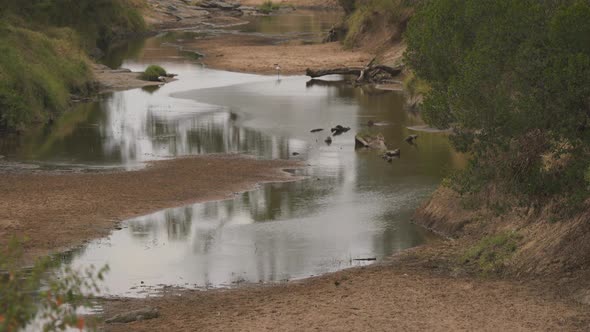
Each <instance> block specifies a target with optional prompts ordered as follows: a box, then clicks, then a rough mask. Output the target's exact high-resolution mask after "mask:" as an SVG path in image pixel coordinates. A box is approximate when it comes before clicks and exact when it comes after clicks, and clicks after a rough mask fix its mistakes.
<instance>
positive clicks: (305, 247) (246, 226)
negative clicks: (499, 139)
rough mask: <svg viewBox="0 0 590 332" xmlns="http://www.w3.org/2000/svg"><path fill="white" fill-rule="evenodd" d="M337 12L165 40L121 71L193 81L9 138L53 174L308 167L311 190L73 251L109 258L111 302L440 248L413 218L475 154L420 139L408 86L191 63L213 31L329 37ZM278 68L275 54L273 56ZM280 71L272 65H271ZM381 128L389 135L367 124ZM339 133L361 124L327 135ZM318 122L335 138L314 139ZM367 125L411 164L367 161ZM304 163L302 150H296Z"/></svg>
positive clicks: (138, 46)
mask: <svg viewBox="0 0 590 332" xmlns="http://www.w3.org/2000/svg"><path fill="white" fill-rule="evenodd" d="M336 19H337V16H335V15H333V14H326V13H324V14H309V13H307V14H306V13H297V12H296V13H293V14H289V15H288V18H287V19H285V17H284V16H283V17H266V18H255V19H251V23H250V24H247V25H243V26H238V27H230V28H225V29H222V28H215V29H214V28H211V27H206V28H195V29H193V30H191V31H175V32H169V33H162V34H160V35H158V36H155V37H151V38H148V39H145V40H139V41H134V42H131V43H129V44H128V45H126V46H125V47H124V48H120V49H117V50H115V51H113V52H112V54H111V55H110V56H109V57H107V59H106V60H105V61H106V63H107V64H109V65H111V66H114V67H118V66H122V67H125V68H130V69H132V70H142V69H144V68H145V67H146V66H147V65H149V64H154V63H155V64H160V65H162V66H163V67H165V68H166V69H167V70H168V71H169V72H173V73H177V74H178V81H176V82H173V83H169V84H166V85H164V86H162V87H159V88H151V89H135V90H129V91H122V92H115V93H111V94H107V95H104V96H102V97H101V98H100V100H98V101H96V102H93V103H87V104H81V105H79V106H78V109H77V110H76V111H75V112H69V113H67V114H65V115H64V116H62V117H61V118H59V119H57V120H56V121H55V122H54V124H53V125H52V126H51V127H49V128H42V129H39V130H37V131H33V132H31V133H29V134H27V135H25V136H23V137H19V138H18V139H15V140H11V141H8V142H6V141H4V142H2V143H0V154H2V155H5V156H6V158H7V159H8V160H11V161H18V162H26V163H29V164H34V165H40V166H44V167H66V168H67V167H70V168H104V167H116V168H118V167H122V168H125V169H132V168H136V167H141V164H142V162H145V161H149V160H155V159H164V158H171V157H175V156H183V155H199V154H208V153H244V154H248V155H253V156H256V157H259V158H269V159H271V158H284V159H296V160H302V161H304V162H305V163H306V164H308V165H309V166H308V167H306V168H305V169H303V170H298V171H297V173H298V174H303V175H306V176H307V177H306V178H305V180H302V181H297V182H291V183H280V184H268V185H262V186H260V187H259V188H257V189H256V190H254V191H250V192H245V193H236V194H235V196H234V197H233V198H231V199H227V200H224V201H216V202H209V203H201V204H194V205H189V206H182V207H177V208H172V209H166V210H162V211H159V212H156V213H153V214H150V215H145V216H141V217H138V218H134V219H131V220H127V221H125V222H123V223H122V229H120V230H116V231H113V233H112V234H111V235H110V236H109V237H108V238H104V239H99V240H96V241H93V242H91V243H90V244H88V245H87V246H85V247H84V248H80V249H78V250H75V251H73V252H72V253H71V254H69V255H66V256H67V261H68V263H70V264H73V265H74V266H84V265H88V264H94V265H97V266H101V265H104V264H108V265H109V266H110V272H109V274H108V276H107V279H106V284H105V289H106V293H107V294H111V295H124V296H143V295H145V294H146V293H150V292H152V291H154V290H155V289H158V288H159V287H162V286H164V285H173V286H182V287H190V288H209V287H224V286H232V285H238V284H240V283H243V282H247V283H259V282H278V281H283V280H292V279H298V278H304V277H308V276H312V275H318V274H322V273H326V272H330V271H335V270H339V269H343V268H347V267H351V266H355V265H361V264H368V263H370V262H372V261H363V260H357V259H365V258H376V259H377V261H379V260H381V259H383V258H384V257H386V256H388V255H391V254H393V253H395V252H397V251H400V250H403V249H406V248H409V247H413V246H416V245H419V244H421V243H423V242H424V241H427V240H428V239H429V238H430V237H431V236H432V235H430V234H429V233H428V232H426V231H424V230H423V229H421V228H420V227H417V226H415V225H413V224H412V223H411V222H410V219H411V215H412V212H413V210H414V209H415V208H416V207H417V206H418V205H419V204H420V202H421V201H423V200H424V199H425V198H426V197H427V196H428V195H429V194H430V193H431V192H432V191H433V190H434V188H435V187H436V186H437V185H438V183H439V182H440V180H441V177H442V176H443V175H444V174H445V172H446V171H448V170H449V169H452V168H454V167H458V166H459V165H460V164H461V163H462V158H461V157H460V156H459V155H457V154H456V153H454V152H453V151H452V150H451V148H450V145H449V143H448V140H447V138H446V137H445V136H444V135H443V134H438V133H426V132H420V133H418V134H419V135H420V136H419V138H418V143H417V144H416V145H409V144H407V143H405V142H404V138H405V137H406V136H407V135H409V134H413V133H416V132H414V131H412V130H410V129H408V127H410V126H416V125H421V124H422V121H421V120H420V118H419V116H418V115H417V114H415V113H412V112H408V111H407V110H405V109H404V96H403V94H402V93H401V92H395V91H381V90H377V89H374V88H370V87H364V88H360V87H352V86H350V85H346V84H341V83H339V82H338V80H339V79H341V78H339V77H330V78H326V81H319V82H318V81H314V82H310V80H309V78H307V77H304V76H275V75H272V76H261V75H252V74H242V73H233V72H227V71H220V70H212V69H207V68H205V67H203V66H201V65H200V64H199V63H198V60H197V59H194V57H186V53H187V52H186V50H187V49H190V47H189V46H190V41H191V40H194V38H201V37H202V36H204V35H206V34H208V33H209V34H210V33H234V34H235V33H244V34H266V35H267V36H269V42H281V41H283V40H286V39H290V38H295V37H298V38H300V37H303V38H305V39H306V40H309V41H310V42H313V41H316V40H317V39H319V38H320V37H321V33H322V32H324V31H326V30H327V29H329V28H330V27H331V26H332V24H333V23H334V22H335V20H336ZM261 61H264V59H261ZM269 65H272V64H269ZM369 120H372V121H374V122H377V123H379V124H382V125H380V126H373V127H368V126H367V122H368V121H369ZM337 124H341V125H343V126H349V127H351V128H352V129H351V130H350V131H349V132H347V133H344V134H342V135H339V136H335V137H333V142H332V144H331V145H327V144H326V143H325V142H324V140H325V138H326V137H327V136H328V135H329V128H330V127H333V126H335V125H337ZM314 128H324V129H325V130H324V131H322V132H319V133H311V132H310V130H311V129H314ZM359 131H372V132H380V133H382V134H383V135H384V137H385V139H386V141H387V143H388V145H389V146H391V147H395V148H400V149H401V158H399V159H396V160H393V162H392V163H388V162H385V161H384V160H382V159H381V158H380V156H379V155H378V154H377V153H375V152H371V151H355V149H354V135H355V133H356V132H359ZM294 153H297V154H298V155H294Z"/></svg>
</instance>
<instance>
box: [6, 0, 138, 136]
mask: <svg viewBox="0 0 590 332" xmlns="http://www.w3.org/2000/svg"><path fill="white" fill-rule="evenodd" d="M135 3H137V4H139V3H140V2H139V1H138V0H4V1H3V3H2V6H1V9H0V129H12V130H14V129H23V128H25V127H26V126H27V125H29V124H30V123H31V122H34V121H37V122H44V121H46V120H47V119H49V118H52V117H53V115H54V114H57V113H60V112H62V111H64V110H65V109H67V107H68V103H69V98H70V94H78V95H85V94H88V93H89V92H90V90H92V84H91V82H92V74H91V71H90V68H89V66H88V60H87V58H86V56H85V52H84V50H91V49H93V48H95V47H96V46H99V47H102V48H106V47H107V46H108V45H109V43H110V42H111V41H112V40H113V39H116V38H118V37H121V36H124V35H125V34H128V33H132V32H140V31H143V30H144V29H145V23H144V22H143V18H142V17H141V15H140V13H139V11H138V10H137V8H136V7H137V6H138V5H136V4H135Z"/></svg>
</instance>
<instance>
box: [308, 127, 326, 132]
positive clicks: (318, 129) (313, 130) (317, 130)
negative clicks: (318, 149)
mask: <svg viewBox="0 0 590 332" xmlns="http://www.w3.org/2000/svg"><path fill="white" fill-rule="evenodd" d="M323 130H324V129H323V128H317V129H312V130H311V131H310V132H312V133H317V132H320V131H323Z"/></svg>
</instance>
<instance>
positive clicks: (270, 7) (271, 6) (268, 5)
mask: <svg viewBox="0 0 590 332" xmlns="http://www.w3.org/2000/svg"><path fill="white" fill-rule="evenodd" d="M279 8H281V6H280V5H279V4H278V3H274V2H272V1H270V0H268V1H265V2H264V3H262V5H260V6H259V7H258V11H260V12H261V13H263V14H270V13H271V12H273V11H275V10H279Z"/></svg>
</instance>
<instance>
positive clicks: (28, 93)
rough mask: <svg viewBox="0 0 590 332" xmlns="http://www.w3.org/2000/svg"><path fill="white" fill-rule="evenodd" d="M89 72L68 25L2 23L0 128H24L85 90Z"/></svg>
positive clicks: (85, 60) (88, 80)
mask: <svg viewBox="0 0 590 332" xmlns="http://www.w3.org/2000/svg"><path fill="white" fill-rule="evenodd" d="M91 79H92V73H91V71H90V68H89V66H88V63H87V59H86V56H85V55H84V53H83V51H81V50H80V49H79V46H77V37H76V35H75V33H74V32H73V31H72V30H70V29H52V30H51V31H48V32H47V33H45V34H44V33H41V32H36V31H32V30H29V29H25V28H19V27H14V26H4V27H0V128H23V127H25V126H26V125H27V124H29V123H30V122H32V121H41V122H42V121H44V120H46V119H47V118H48V117H51V116H52V115H51V114H52V113H54V114H55V113H58V112H61V111H63V110H65V109H66V108H67V107H68V103H69V99H70V93H76V94H87V93H88V92H89V91H90V90H91V88H92V87H91V85H90V84H89V82H90V81H91Z"/></svg>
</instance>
